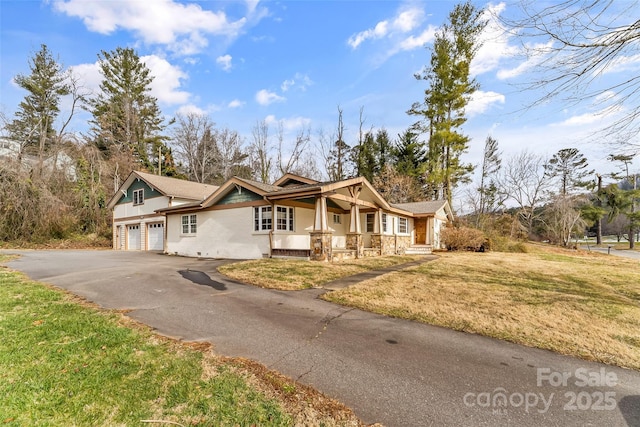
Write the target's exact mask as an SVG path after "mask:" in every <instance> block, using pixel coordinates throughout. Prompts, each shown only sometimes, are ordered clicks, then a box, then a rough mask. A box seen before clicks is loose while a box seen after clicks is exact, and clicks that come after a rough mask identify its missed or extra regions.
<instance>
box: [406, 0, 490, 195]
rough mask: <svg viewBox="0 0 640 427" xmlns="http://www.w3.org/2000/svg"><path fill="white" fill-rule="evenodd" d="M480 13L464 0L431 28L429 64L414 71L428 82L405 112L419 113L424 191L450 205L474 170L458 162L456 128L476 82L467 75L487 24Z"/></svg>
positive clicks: (464, 144) (462, 139) (462, 145)
mask: <svg viewBox="0 0 640 427" xmlns="http://www.w3.org/2000/svg"><path fill="white" fill-rule="evenodd" d="M481 15H482V10H480V9H477V8H476V7H475V6H474V5H472V4H471V2H469V1H467V2H466V3H463V4H459V5H456V6H455V8H454V9H453V10H452V11H451V13H450V14H449V22H448V23H447V24H445V25H444V26H443V27H442V28H440V30H439V31H438V32H437V33H436V36H435V40H434V43H433V46H432V48H431V62H430V66H429V67H427V68H426V69H425V70H424V71H423V72H422V73H421V74H417V75H416V78H417V79H418V80H425V81H426V82H427V83H428V85H429V87H428V88H427V89H426V90H425V96H424V101H423V102H421V103H414V104H413V106H412V107H411V109H410V110H409V114H412V115H417V116H419V117H421V119H420V121H419V122H418V123H417V124H416V126H415V127H416V129H417V130H420V131H421V132H423V133H427V134H428V149H427V162H426V164H427V171H426V177H425V180H426V187H427V192H428V193H429V194H428V195H429V196H430V197H431V198H434V199H446V200H448V201H449V203H450V204H451V202H452V200H451V195H452V191H453V189H454V188H455V187H456V186H457V185H458V184H459V183H464V182H468V180H469V175H470V174H471V172H472V171H473V166H472V165H468V164H464V163H462V161H461V155H462V154H463V153H465V152H466V151H467V149H468V143H469V137H468V136H466V135H464V134H463V133H462V132H461V127H462V125H463V124H464V123H465V122H466V120H467V119H466V117H465V107H466V106H467V104H468V102H469V99H470V98H471V95H472V94H473V93H474V92H475V91H476V90H477V89H478V87H479V85H478V83H477V82H476V81H475V79H473V78H471V75H470V66H471V61H472V60H473V58H474V57H475V55H476V53H477V51H478V49H479V48H480V43H479V42H478V36H479V35H480V33H481V32H482V30H483V29H484V27H485V25H486V21H484V20H483V19H482V16H481Z"/></svg>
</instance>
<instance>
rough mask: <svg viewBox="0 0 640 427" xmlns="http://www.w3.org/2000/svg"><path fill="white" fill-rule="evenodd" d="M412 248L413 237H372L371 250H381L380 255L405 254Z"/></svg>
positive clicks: (380, 235) (373, 235) (374, 235)
mask: <svg viewBox="0 0 640 427" xmlns="http://www.w3.org/2000/svg"><path fill="white" fill-rule="evenodd" d="M410 246H411V236H395V235H384V234H372V235H371V248H372V249H376V250H379V251H380V255H397V254H404V253H405V252H406V250H407V248H408V247H410Z"/></svg>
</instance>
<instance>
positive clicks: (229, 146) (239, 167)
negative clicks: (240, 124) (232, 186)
mask: <svg viewBox="0 0 640 427" xmlns="http://www.w3.org/2000/svg"><path fill="white" fill-rule="evenodd" d="M213 140H214V143H215V146H216V153H217V156H216V158H215V159H214V161H215V165H216V171H217V173H216V175H217V177H218V178H217V180H216V181H214V183H215V184H221V183H222V182H224V181H226V180H227V179H229V178H231V177H232V176H240V177H243V178H249V177H250V176H251V173H250V168H249V166H248V165H247V164H246V161H247V158H248V157H249V154H248V153H247V152H245V150H244V149H243V147H242V143H243V141H242V138H241V137H240V135H238V132H236V131H233V130H230V129H228V128H224V129H214V132H213Z"/></svg>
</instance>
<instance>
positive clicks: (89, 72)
mask: <svg viewBox="0 0 640 427" xmlns="http://www.w3.org/2000/svg"><path fill="white" fill-rule="evenodd" d="M140 61H141V62H143V63H144V64H145V65H146V67H147V68H148V69H149V71H150V73H151V75H152V76H153V81H152V82H151V95H152V96H154V97H156V98H157V99H158V102H160V103H163V104H166V105H176V104H184V103H186V102H188V101H189V98H190V97H191V94H190V93H189V92H185V91H181V90H180V86H181V81H182V80H184V79H186V78H187V77H188V76H187V74H186V73H185V72H184V71H182V70H181V69H180V67H176V66H174V65H171V64H170V63H169V62H168V61H167V60H166V59H164V58H161V57H159V56H156V55H148V56H142V57H140ZM70 68H71V69H72V71H73V73H74V75H76V76H77V77H78V78H80V80H81V83H82V85H83V87H84V89H86V90H88V91H90V92H91V93H92V94H96V93H97V92H99V90H100V83H101V82H102V80H103V78H104V77H103V76H102V73H101V72H100V64H99V63H98V62H95V63H93V64H79V65H74V66H72V67H70Z"/></svg>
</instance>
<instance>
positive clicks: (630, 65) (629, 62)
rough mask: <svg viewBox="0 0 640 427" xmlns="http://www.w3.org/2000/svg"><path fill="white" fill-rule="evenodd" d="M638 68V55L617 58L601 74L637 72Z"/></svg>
mask: <svg viewBox="0 0 640 427" xmlns="http://www.w3.org/2000/svg"><path fill="white" fill-rule="evenodd" d="M639 68H640V54H637V55H632V56H617V57H615V58H614V59H613V60H612V61H611V62H610V63H608V64H607V66H606V67H604V68H603V70H602V74H609V73H621V72H629V71H637V70H638V69H639Z"/></svg>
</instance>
